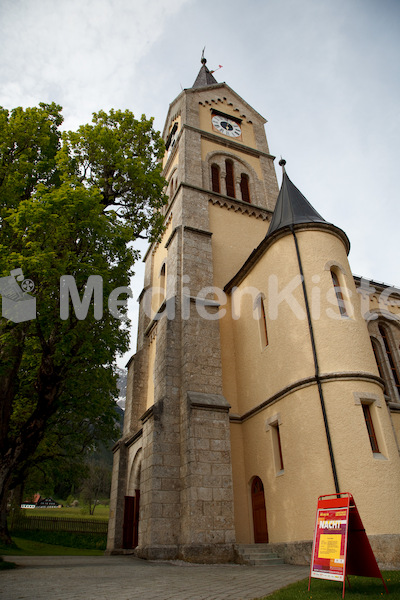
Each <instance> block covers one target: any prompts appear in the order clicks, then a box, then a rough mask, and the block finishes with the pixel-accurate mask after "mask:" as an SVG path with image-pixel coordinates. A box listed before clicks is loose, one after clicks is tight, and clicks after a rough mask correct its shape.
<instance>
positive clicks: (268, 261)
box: [221, 236, 314, 414]
mask: <svg viewBox="0 0 400 600" xmlns="http://www.w3.org/2000/svg"><path fill="white" fill-rule="evenodd" d="M294 259H295V256H294V246H293V240H292V239H291V237H290V236H287V237H285V238H283V239H282V240H280V242H279V244H274V245H273V246H272V247H270V248H269V250H268V252H267V253H266V254H265V255H264V256H263V258H262V260H260V261H259V262H258V263H257V264H256V265H255V267H254V268H253V269H252V271H251V272H250V273H249V274H248V276H247V277H246V279H245V280H244V281H243V282H242V283H241V284H240V285H239V286H238V292H237V293H236V294H234V295H233V298H232V300H231V301H232V303H234V305H235V307H236V308H235V313H236V314H237V315H240V317H239V318H238V319H237V320H232V322H231V326H232V327H233V330H234V350H233V352H234V356H235V364H236V368H235V373H236V385H237V394H238V400H237V403H236V402H235V399H234V398H232V399H231V398H230V397H229V396H227V398H228V401H229V402H230V403H231V404H232V405H236V409H237V411H238V412H239V413H240V414H243V413H245V412H247V411H249V410H251V409H252V408H254V407H255V406H258V405H259V404H260V403H261V402H263V401H264V400H266V399H267V398H269V397H271V396H272V395H274V394H276V393H277V392H280V391H281V390H282V388H284V387H286V386H288V385H290V384H292V383H294V382H297V381H298V380H299V379H302V378H305V377H308V376H310V375H313V374H314V366H313V358H312V350H311V345H310V343H309V334H308V325H307V321H306V318H305V313H304V311H303V317H304V318H303V320H299V319H298V318H297V316H296V315H295V314H294V313H293V311H292V310H291V308H290V306H289V305H288V304H287V303H286V302H282V303H281V304H280V305H279V308H278V318H277V319H271V318H269V317H268V313H269V310H268V309H269V308H270V307H268V288H269V277H270V276H272V277H275V276H277V277H278V279H277V281H278V291H282V290H283V289H284V288H285V287H286V286H287V285H289V284H290V282H291V281H292V280H293V278H294V277H295V276H296V275H298V270H297V265H296V262H295V260H294ZM278 274H279V275H278ZM258 293H263V294H264V295H265V297H266V299H267V302H266V304H265V307H266V312H267V322H268V323H267V329H268V339H269V345H268V346H267V347H265V348H263V347H262V346H261V343H260V336H259V323H258V320H257V319H255V318H254V313H253V305H254V300H255V298H256V297H257V295H258ZM239 294H242V295H241V301H239V300H238V297H239ZM293 297H294V298H295V301H297V303H298V304H299V306H300V307H302V306H304V305H303V298H302V288H301V285H298V286H297V288H296V289H295V290H294V291H293ZM235 298H236V300H235ZM227 319H232V316H231V314H228V315H227ZM223 327H224V326H222V325H221V332H222V331H223ZM222 346H224V341H223V343H222ZM283 357H285V358H283ZM225 367H226V365H225V364H224V365H223V372H224V369H225ZM254 373H262V374H263V376H262V377H256V378H255V377H254Z"/></svg>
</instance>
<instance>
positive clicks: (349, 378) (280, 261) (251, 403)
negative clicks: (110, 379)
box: [221, 230, 400, 543]
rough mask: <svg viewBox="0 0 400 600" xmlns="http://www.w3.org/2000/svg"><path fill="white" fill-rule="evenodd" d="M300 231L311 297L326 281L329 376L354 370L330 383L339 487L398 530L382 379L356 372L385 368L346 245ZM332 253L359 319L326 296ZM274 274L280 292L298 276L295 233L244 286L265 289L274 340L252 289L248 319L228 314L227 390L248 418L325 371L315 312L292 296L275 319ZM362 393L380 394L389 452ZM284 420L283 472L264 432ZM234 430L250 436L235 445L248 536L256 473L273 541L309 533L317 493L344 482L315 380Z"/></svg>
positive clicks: (397, 488)
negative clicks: (258, 315) (376, 448)
mask: <svg viewBox="0 0 400 600" xmlns="http://www.w3.org/2000/svg"><path fill="white" fill-rule="evenodd" d="M297 237H298V241H299V247H300V253H301V257H302V262H303V269H304V275H305V278H306V282H307V291H308V294H309V299H310V301H312V300H314V301H316V299H317V297H318V294H317V293H316V290H313V289H312V288H313V286H317V284H318V286H319V295H320V299H321V302H320V307H319V310H317V304H316V303H315V305H314V310H313V326H314V333H315V340H316V346H317V352H318V360H319V364H320V373H321V374H335V373H336V374H337V373H341V374H342V375H343V374H347V375H346V379H333V380H330V381H328V382H324V383H323V384H322V385H323V391H324V397H325V403H326V409H327V414H328V421H329V426H330V431H331V436H332V444H333V448H334V455H335V460H336V467H337V471H338V478H339V485H340V488H341V490H342V491H349V492H351V493H352V494H353V495H354V497H355V499H356V502H357V505H358V507H359V509H360V512H361V515H362V518H363V521H364V525H365V526H366V528H367V531H368V533H370V534H388V533H397V532H399V531H400V523H399V520H398V514H399V512H400V482H399V477H398V473H399V469H400V459H399V453H398V448H397V444H396V440H395V437H394V435H393V429H392V425H391V421H390V416H389V413H388V411H387V408H386V404H385V400H384V397H383V393H382V389H381V387H380V385H379V384H378V383H375V382H374V381H371V380H369V381H364V380H363V379H360V378H359V377H356V376H355V375H353V374H366V375H368V374H371V375H377V374H378V371H377V367H376V363H375V360H374V356H373V353H372V350H371V349H370V344H369V336H368V331H367V327H366V324H365V322H364V320H363V318H362V316H361V314H360V311H359V306H358V302H359V298H358V295H357V294H356V291H355V287H354V282H353V278H352V276H351V272H350V269H349V265H348V262H347V256H346V251H345V248H344V245H343V243H342V241H341V240H340V239H339V238H338V237H337V236H336V235H333V234H331V233H327V232H323V231H317V230H308V231H299V232H298V233H297ZM332 257H335V262H336V263H337V264H338V265H340V267H341V268H342V269H343V270H344V271H345V273H344V274H343V273H342V272H341V276H343V281H344V282H345V283H346V286H347V287H348V289H349V290H350V292H351V293H352V294H353V295H352V296H351V300H352V301H353V302H354V311H353V313H354V314H353V317H352V318H343V317H340V314H339V310H338V308H337V303H336V306H335V304H334V303H333V302H332V299H331V302H329V301H328V300H327V297H326V294H327V293H329V290H330V289H331V288H332V279H331V276H330V266H331V260H332ZM271 275H272V276H274V275H277V277H278V290H279V291H282V290H283V289H284V288H285V286H287V285H289V284H290V282H291V281H292V280H293V277H295V276H296V275H298V265H297V258H296V254H295V246H294V241H293V237H292V236H291V235H287V236H285V237H283V238H281V239H280V240H278V241H277V242H276V243H275V244H273V245H272V246H271V247H270V248H269V249H268V250H267V252H266V253H265V255H264V256H263V257H262V259H261V260H260V261H259V262H258V263H257V264H256V265H255V266H254V267H253V269H252V270H251V272H250V273H249V274H248V275H247V276H246V279H245V280H244V281H243V282H242V283H241V284H240V286H239V289H240V290H244V289H245V288H246V287H247V288H248V289H253V290H255V293H254V296H253V297H255V295H256V293H257V292H258V291H259V292H262V293H264V294H265V297H266V309H267V321H268V339H269V345H268V346H267V347H266V348H264V349H262V347H261V345H260V339H259V327H258V322H257V321H256V320H254V319H253V315H252V309H253V298H252V297H251V296H250V295H248V296H243V298H242V302H241V305H240V308H241V313H240V318H239V319H238V320H232V318H231V316H230V313H228V314H227V316H226V318H225V319H226V322H225V323H224V322H223V321H221V339H222V347H223V348H224V347H225V345H226V344H229V343H231V342H230V341H229V338H228V335H227V331H228V329H229V326H232V327H233V330H234V338H233V345H232V344H231V346H230V350H226V352H225V353H223V361H224V363H223V373H224V394H225V395H226V397H227V399H228V401H229V402H230V403H231V405H232V412H233V413H239V414H240V415H244V414H245V413H246V412H247V411H249V410H250V409H254V408H255V407H257V406H259V405H260V404H261V403H262V402H264V401H265V400H267V399H268V398H272V396H273V395H274V394H276V393H277V392H280V391H282V390H283V389H284V388H285V387H287V386H290V385H291V384H296V382H299V380H302V379H306V378H308V377H313V376H314V374H315V367H314V361H313V356H312V350H311V343H310V335H309V331H308V324H307V320H306V315H305V313H304V314H303V317H304V318H303V319H302V318H299V315H297V316H296V314H295V313H294V311H293V310H292V308H291V307H290V306H289V305H288V304H287V303H286V302H285V301H283V302H282V303H281V304H280V305H279V309H278V315H277V318H276V319H272V318H271V317H270V318H268V313H270V311H271V309H272V307H271V306H268V301H269V299H270V296H269V286H268V280H269V277H270V276H271ZM313 277H314V281H313V280H312V278H313ZM317 278H318V279H317ZM313 294H314V298H312V296H313ZM328 298H329V297H328ZM333 298H334V299H335V296H333ZM292 301H293V302H296V301H297V302H298V307H300V308H301V307H302V308H303V310H304V300H303V291H302V287H301V285H298V286H297V287H296V288H295V289H294V290H293V291H292ZM349 308H350V306H349ZM336 310H337V314H336V317H337V318H334V317H335V311H336ZM327 311H328V312H327ZM228 321H229V323H228ZM232 365H234V367H233V366H232ZM254 373H257V374H258V375H257V376H254ZM232 378H235V384H234V385H233V384H232V382H231V379H232ZM360 398H366V399H367V400H368V401H371V399H372V400H376V402H374V403H373V404H372V405H371V412H372V415H373V419H374V425H375V426H376V433H377V437H378V441H379V443H380V450H381V455H374V454H373V452H372V449H371V445H370V442H369V437H368V433H367V430H366V424H365V420H364V416H363V412H362V407H361V405H360ZM395 416H396V415H395ZM275 417H276V419H279V423H280V434H281V443H282V452H283V460H284V473H283V474H277V473H276V465H275V461H274V457H273V445H272V431H271V430H270V431H266V422H267V420H268V419H271V418H273V419H274V418H275ZM399 421H400V419H399ZM236 429H239V430H240V429H241V431H237V430H236ZM232 432H233V435H234V440H235V442H236V440H239V439H240V440H241V441H240V443H237V447H236V448H235V450H233V454H232V456H233V462H234V464H233V476H234V494H235V505H237V506H240V507H242V508H241V511H240V513H238V514H236V512H235V520H236V528H237V529H236V531H237V537H238V541H239V542H242V543H251V542H252V541H253V537H252V536H253V533H252V509H251V496H250V485H251V480H252V478H253V477H254V476H256V475H257V476H259V477H260V478H261V479H262V481H263V484H264V491H265V498H266V509H267V521H268V530H269V541H270V542H279V541H296V540H304V539H311V538H312V534H313V527H314V518H315V506H316V503H317V498H318V496H319V495H321V494H329V493H333V492H334V491H335V488H334V480H333V475H332V469H331V463H330V458H329V452H328V445H327V440H326V433H325V428H324V422H323V416H322V410H321V405H320V399H319V394H318V388H317V386H316V384H311V385H310V384H308V385H306V386H305V387H302V388H300V389H297V390H296V391H294V392H290V391H289V390H287V393H286V395H283V396H281V397H280V398H279V399H278V400H277V401H275V402H273V403H272V404H270V405H268V406H267V407H266V408H264V409H260V412H258V413H256V414H255V415H254V416H251V417H248V418H246V419H245V420H244V421H243V423H242V424H241V425H240V424H237V423H232ZM242 447H243V456H242V457H240V456H238V454H239V453H240V452H241V448H242ZM236 461H237V463H238V464H236ZM383 489H385V499H383V497H382V490H383ZM243 507H247V510H245V508H243ZM396 515H397V516H396Z"/></svg>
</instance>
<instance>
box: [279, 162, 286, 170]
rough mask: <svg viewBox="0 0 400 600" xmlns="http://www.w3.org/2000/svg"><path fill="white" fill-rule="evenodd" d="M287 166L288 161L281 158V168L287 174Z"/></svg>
mask: <svg viewBox="0 0 400 600" xmlns="http://www.w3.org/2000/svg"><path fill="white" fill-rule="evenodd" d="M285 165H286V160H285V159H284V158H281V160H280V161H279V166H280V167H282V171H283V173H286V170H285Z"/></svg>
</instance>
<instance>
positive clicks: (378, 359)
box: [371, 337, 388, 396]
mask: <svg viewBox="0 0 400 600" xmlns="http://www.w3.org/2000/svg"><path fill="white" fill-rule="evenodd" d="M371 344H372V350H373V351H374V356H375V361H376V365H377V367H378V372H379V376H380V378H381V379H383V382H384V386H385V387H384V388H383V393H384V394H385V396H387V394H388V389H387V381H386V376H385V370H384V368H383V364H382V363H383V361H382V356H381V349H380V347H379V343H378V341H377V340H376V339H375V338H373V337H372V338H371Z"/></svg>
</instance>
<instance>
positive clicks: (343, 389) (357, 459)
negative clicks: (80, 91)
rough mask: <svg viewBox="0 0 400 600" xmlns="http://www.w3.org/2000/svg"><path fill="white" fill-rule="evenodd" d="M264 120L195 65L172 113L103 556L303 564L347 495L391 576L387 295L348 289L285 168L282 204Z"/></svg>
mask: <svg viewBox="0 0 400 600" xmlns="http://www.w3.org/2000/svg"><path fill="white" fill-rule="evenodd" d="M265 123H266V120H265V119H264V118H263V117H262V116H261V115H260V114H259V113H258V112H257V111H256V110H255V109H254V108H252V107H251V106H250V105H249V104H248V103H247V102H246V100H244V99H243V98H241V97H240V96H239V95H238V94H237V93H236V92H235V91H234V90H232V89H231V88H230V87H229V86H228V85H227V84H226V83H217V81H216V80H215V78H214V76H213V74H212V72H210V71H209V70H208V68H207V66H206V60H205V59H204V58H203V59H202V66H201V69H200V72H199V74H198V76H197V78H196V80H195V82H194V84H193V86H192V87H191V88H189V89H185V90H183V91H182V92H181V93H180V94H179V96H178V97H177V98H176V99H175V100H174V101H173V102H172V103H171V104H170V107H169V111H168V115H167V118H166V122H165V128H164V131H163V137H164V139H165V142H166V153H165V157H164V164H163V168H164V171H163V173H164V177H165V179H166V180H167V182H168V188H167V195H168V198H169V200H168V204H167V205H166V206H165V207H164V209H163V210H164V212H165V231H164V233H163V236H162V238H161V239H160V240H159V241H158V242H157V243H154V244H153V245H152V246H151V247H150V248H149V249H148V251H147V254H146V256H145V258H144V260H145V265H146V270H145V281H144V287H143V291H142V292H141V294H140V298H139V302H140V312H139V324H138V342H137V351H136V353H135V355H134V356H133V357H132V358H131V359H130V361H129V363H128V388H127V398H126V409H125V420H124V430H123V436H122V438H121V439H120V440H119V441H118V442H117V444H116V445H115V447H114V449H113V451H114V466H113V477H112V490H111V503H110V522H109V534H108V546H107V551H108V552H110V553H111V552H123V551H124V552H129V551H130V552H132V551H133V549H134V552H135V554H136V555H137V556H139V557H142V558H148V559H183V560H189V561H193V562H229V561H240V560H241V558H240V554H239V550H240V547H241V545H253V544H263V545H264V544H268V547H270V548H271V549H272V550H274V551H275V552H277V553H278V554H279V555H280V556H281V557H282V558H283V559H284V560H286V561H287V562H294V563H298V564H301V563H303V564H305V563H306V562H307V561H309V560H310V557H311V541H312V537H313V531H314V524H315V511H316V506H317V500H318V497H319V496H320V495H323V494H335V493H338V492H349V493H351V494H352V495H353V497H354V499H355V501H356V503H357V507H358V510H359V512H360V515H361V517H362V520H363V523H364V526H365V529H366V532H367V534H368V535H369V537H370V541H371V545H372V548H373V550H374V552H375V555H376V557H377V560H378V561H379V562H380V564H381V565H388V564H390V565H395V566H397V568H400V518H399V517H400V457H399V443H400V290H399V289H396V288H391V287H388V286H386V285H384V284H378V283H376V282H371V281H364V280H363V279H360V278H357V277H354V276H353V275H352V272H351V269H350V266H349V263H348V259H347V256H348V253H349V249H350V242H349V240H348V238H347V236H346V234H345V232H344V231H342V230H341V229H339V227H337V226H336V225H334V224H332V223H328V222H326V221H325V219H324V218H323V216H321V215H320V214H319V213H318V212H317V210H316V209H315V208H314V207H313V206H311V204H310V203H309V202H308V201H307V199H306V198H305V197H304V196H303V194H302V193H301V191H300V190H298V189H297V188H296V186H295V185H294V183H292V181H291V180H290V178H289V176H288V174H287V173H286V167H285V161H282V160H281V161H280V166H281V167H282V178H281V175H280V174H279V179H282V183H281V186H280V189H279V186H278V181H277V175H276V172H275V166H274V160H275V157H274V156H273V155H271V154H270V151H269V147H268V143H267V139H266V135H265V129H264V125H265ZM280 170H281V169H279V171H280ZM287 170H288V173H290V165H287ZM315 204H316V205H317V202H315ZM316 208H318V207H317V206H316Z"/></svg>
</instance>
